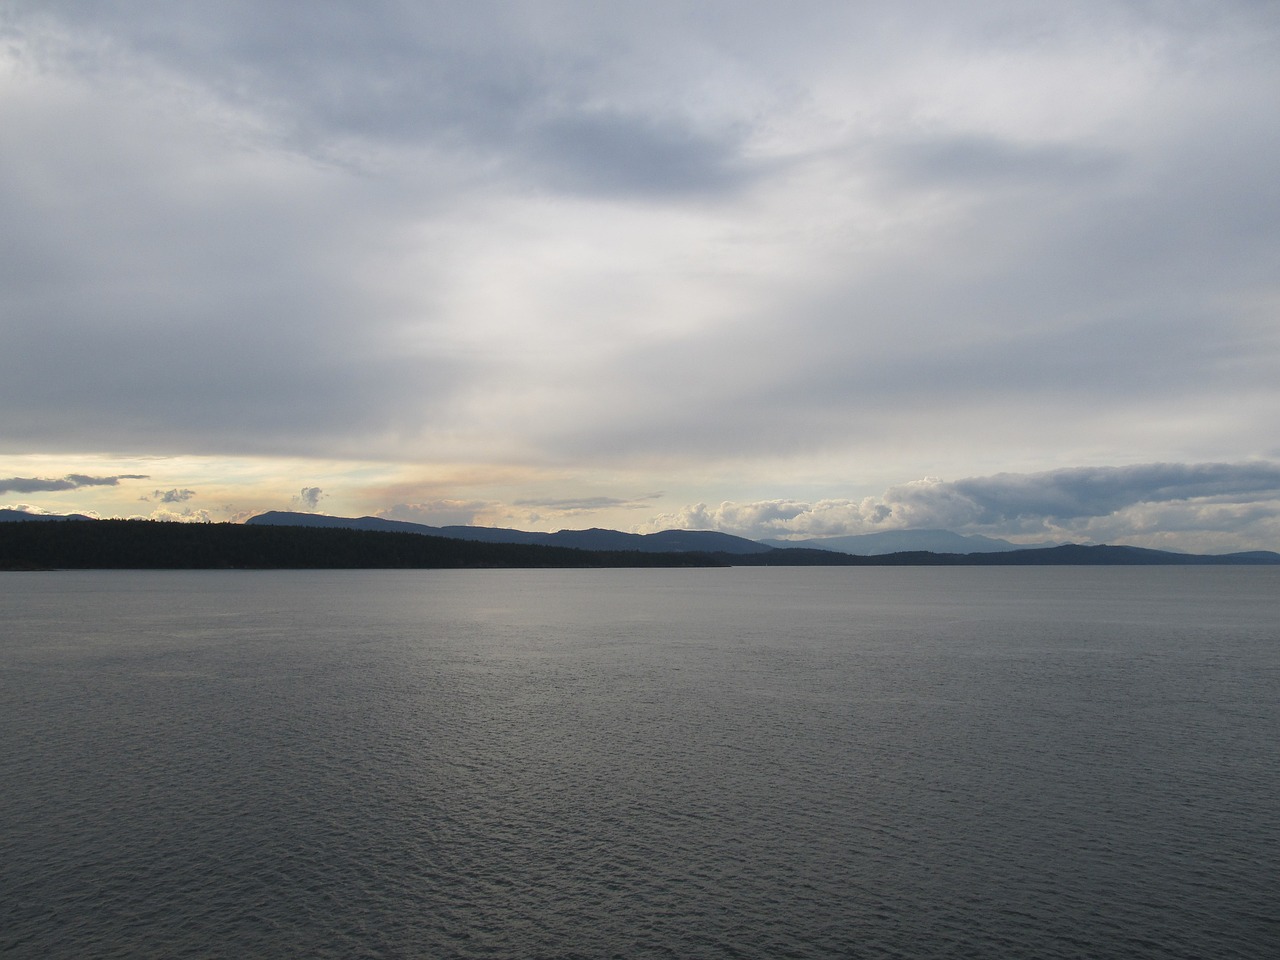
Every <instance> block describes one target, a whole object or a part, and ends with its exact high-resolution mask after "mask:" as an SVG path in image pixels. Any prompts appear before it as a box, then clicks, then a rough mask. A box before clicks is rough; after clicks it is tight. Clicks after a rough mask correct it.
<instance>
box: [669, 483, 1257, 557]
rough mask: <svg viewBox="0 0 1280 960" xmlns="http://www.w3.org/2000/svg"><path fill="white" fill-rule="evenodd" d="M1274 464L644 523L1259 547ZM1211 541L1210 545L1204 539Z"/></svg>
mask: <svg viewBox="0 0 1280 960" xmlns="http://www.w3.org/2000/svg"><path fill="white" fill-rule="evenodd" d="M1278 507H1280V464H1277V463H1273V462H1266V461H1256V462H1250V463H1235V464H1229V463H1194V464H1184V463H1151V464H1136V465H1132V466H1123V467H1084V468H1067V469H1061V470H1051V471H1045V472H1041V473H1028V474H1016V473H1001V474H995V475H992V476H986V477H969V478H966V479H962V480H953V481H947V480H938V479H924V480H917V481H913V482H911V483H906V484H898V485H895V486H893V487H890V488H889V489H888V490H886V491H885V492H884V493H883V494H881V495H880V496H878V497H866V498H863V499H860V500H858V499H832V500H821V501H816V502H815V501H803V500H784V499H779V500H763V501H755V502H748V503H734V502H725V503H721V504H719V505H718V506H714V507H712V506H708V505H706V504H696V505H693V506H689V507H686V508H684V509H683V510H682V511H680V512H679V513H677V514H668V515H664V516H661V517H658V518H655V519H653V520H651V521H650V522H649V523H648V524H647V525H646V527H645V529H651V530H657V529H664V528H665V527H668V526H677V527H683V528H686V529H714V530H723V531H726V532H729V533H737V534H739V535H742V536H748V537H768V536H779V535H796V536H800V535H803V536H806V537H814V536H837V535H843V534H857V533H867V532H872V531H875V530H898V529H932V528H945V529H951V530H957V531H961V532H983V533H991V534H995V535H1005V536H1019V535H1024V534H1026V535H1035V536H1037V537H1040V538H1043V537H1044V536H1045V535H1053V536H1059V537H1062V538H1074V539H1085V540H1089V539H1108V540H1117V539H1121V540H1126V541H1130V542H1133V541H1135V540H1142V539H1148V540H1149V539H1150V538H1151V537H1153V536H1156V537H1164V536H1166V535H1170V534H1178V533H1187V532H1194V533H1197V534H1204V533H1206V532H1215V531H1216V533H1218V534H1222V535H1223V536H1227V535H1230V536H1233V537H1235V538H1236V542H1235V543H1234V544H1233V543H1231V542H1228V541H1227V540H1223V541H1222V545H1223V546H1224V548H1228V549H1230V548H1240V547H1241V545H1245V546H1265V545H1266V544H1267V543H1269V542H1270V538H1272V537H1274V535H1275V532H1276V529H1277V527H1280V515H1278V513H1277V508H1278ZM1205 542H1211V540H1205Z"/></svg>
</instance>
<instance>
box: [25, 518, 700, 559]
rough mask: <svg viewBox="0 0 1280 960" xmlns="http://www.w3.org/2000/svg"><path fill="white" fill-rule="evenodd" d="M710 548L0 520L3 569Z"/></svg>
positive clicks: (581, 555)
mask: <svg viewBox="0 0 1280 960" xmlns="http://www.w3.org/2000/svg"><path fill="white" fill-rule="evenodd" d="M720 565H723V563H722V561H719V560H716V559H714V558H712V557H710V556H708V555H706V554H693V553H640V552H637V551H613V550H576V549H572V548H568V547H545V546H537V545H530V544H511V543H483V542H479V541H474V540H451V539H446V538H444V537H432V536H423V535H421V534H416V533H385V532H378V531H369V530H346V529H340V528H309V527H278V526H249V525H245V524H238V523H167V522H161V521H152V520H91V521H76V520H69V521H65V522H59V523H23V522H15V523H0V569H4V570H95V569H96V570H130V569H133V570H138V569H151V570H165V569H173V570H220V569H374V568H386V569H394V568H402V569H416V568H441V569H443V568H485V567H699V566H700V567H705V566H720Z"/></svg>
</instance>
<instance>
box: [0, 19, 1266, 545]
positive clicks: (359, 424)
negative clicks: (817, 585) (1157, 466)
mask: <svg viewBox="0 0 1280 960" xmlns="http://www.w3.org/2000/svg"><path fill="white" fill-rule="evenodd" d="M5 11H6V13H5V14H4V16H3V19H0V34H2V35H3V42H2V43H0V57H2V58H3V66H4V69H5V70H6V71H7V72H6V74H5V76H6V84H5V86H4V90H3V93H0V219H2V220H3V222H5V223H13V224H20V225H22V229H14V230H7V231H4V232H3V234H0V404H2V405H3V407H4V409H5V410H6V414H7V415H6V417H5V418H4V421H3V423H0V449H4V450H6V451H13V452H21V451H40V452H43V453H63V452H67V453H70V452H78V451H84V450H101V449H114V450H122V451H127V452H129V453H131V454H140V453H159V454H166V455H168V454H173V453H175V452H180V453H188V454H199V455H234V456H241V455H270V456H277V455H291V456H302V457H308V456H310V457H322V458H326V459H337V458H345V459H348V460H356V459H363V458H378V459H379V460H381V461H382V462H385V463H391V462H398V463H422V462H424V461H426V460H428V459H429V460H430V461H432V462H433V463H448V462H464V461H465V462H467V463H490V464H491V463H502V464H504V465H508V466H512V467H514V468H537V467H545V466H547V465H548V464H555V465H557V466H560V465H571V466H570V469H571V470H576V471H578V474H579V475H582V474H583V471H584V470H585V469H587V468H589V469H594V470H600V471H601V472H605V471H608V472H609V474H610V475H618V473H619V472H620V471H622V470H630V469H636V470H642V469H648V470H651V471H652V473H656V474H657V476H656V477H655V476H653V475H652V473H651V474H649V475H637V476H635V477H631V476H628V477H627V478H626V480H625V481H623V482H625V483H626V484H628V487H627V488H628V489H648V488H650V487H651V486H653V485H657V484H659V483H661V484H663V485H666V486H667V487H668V488H669V489H688V488H689V486H690V485H691V484H693V483H694V482H695V480H694V479H693V478H706V477H723V478H729V480H730V481H736V478H738V477H739V476H741V475H742V474H743V472H744V467H743V465H744V464H754V465H757V466H755V467H753V469H756V470H758V471H759V472H760V473H761V474H763V473H764V472H766V471H771V475H770V476H767V477H761V478H760V482H759V483H756V484H755V485H754V486H753V487H752V488H751V489H750V490H748V489H747V487H748V484H747V483H746V481H743V483H742V485H741V486H739V487H738V488H737V489H734V490H730V491H728V492H727V493H723V494H722V493H720V492H719V491H714V490H711V491H706V492H705V493H704V494H693V495H691V496H690V499H694V498H696V497H697V496H707V497H710V496H715V497H717V498H718V497H720V496H740V497H742V498H743V499H744V501H745V500H746V499H748V498H750V497H752V496H755V493H756V491H758V490H759V489H782V490H783V492H784V494H786V493H788V491H789V488H784V487H782V486H781V485H783V484H786V483H788V482H789V479H790V478H791V477H795V476H800V475H805V476H808V477H810V478H812V477H814V476H816V475H818V474H819V473H820V472H822V471H825V472H826V475H827V476H828V477H829V479H828V480H827V481H826V482H825V489H824V490H823V491H822V492H821V493H820V494H818V497H821V496H824V495H825V496H826V497H827V500H829V501H831V502H835V501H836V500H838V499H840V496H839V493H840V490H841V489H842V485H847V482H848V478H850V477H868V476H874V477H875V478H876V479H875V480H865V482H866V483H867V484H868V487H867V492H869V491H874V490H881V489H883V487H884V486H885V485H887V484H888V483H889V482H890V478H891V477H910V476H922V475H924V474H925V473H927V472H933V471H937V472H943V473H946V474H947V475H950V476H965V475H966V474H978V473H984V472H987V471H990V470H993V469H995V468H994V467H993V466H992V465H993V464H1001V463H1017V464H1019V465H1020V466H1023V467H1025V468H1026V469H1027V471H1028V472H1031V471H1033V470H1034V469H1035V468H1036V467H1049V466H1053V465H1056V464H1061V463H1073V462H1074V463H1087V462H1120V461H1127V460H1130V459H1134V458H1139V459H1142V460H1146V461H1151V462H1156V461H1161V460H1196V461H1205V462H1208V461H1239V460H1241V459H1243V458H1248V457H1262V458H1275V457H1277V456H1280V445H1278V444H1277V441H1276V439H1275V433H1274V424H1275V423H1276V422H1277V419H1278V418H1280V395H1278V394H1277V391H1276V388H1275V384H1276V383H1277V382H1280V332H1277V328H1276V325H1275V323H1274V308H1273V307H1274V295H1275V280H1274V265H1275V263H1276V262H1278V261H1280V232H1278V231H1277V230H1276V227H1275V225H1276V223H1280V193H1278V192H1277V190H1276V185H1275V176H1274V170H1273V169H1272V168H1273V167H1274V160H1273V158H1274V157H1275V155H1276V153H1277V150H1280V119H1278V117H1277V114H1276V111H1275V109H1274V104H1273V103H1272V100H1273V99H1274V97H1272V96H1270V95H1269V94H1270V93H1271V91H1273V90H1274V89H1275V88H1276V86H1277V82H1278V81H1280V66H1278V65H1280V21H1278V20H1277V18H1276V17H1275V14H1274V11H1273V10H1272V9H1271V8H1270V7H1269V5H1266V4H1257V3H1250V2H1243V0H1242V2H1232V0H1224V2H1222V3H1216V4H1202V5H1199V6H1197V7H1196V8H1194V9H1192V8H1189V7H1187V6H1186V5H1177V4H1172V5H1171V4H1111V3H1101V2H1093V0H1086V2H1084V3H1081V4H1073V5H1059V6H1057V7H1054V6H1052V5H1048V6H1046V5H1025V4H1021V5H1020V4H1009V3H1005V2H996V0H992V2H979V3H976V4H972V5H967V6H966V7H965V9H963V10H961V9H959V8H958V7H957V6H956V5H954V4H943V3H940V2H933V0H928V2H925V3H921V4H910V5H900V7H892V6H887V5H881V6H878V7H877V6H875V5H871V6H868V5H864V4H844V3H835V2H830V3H828V2H821V0H818V2H814V3H811V4H805V5H803V9H801V10H797V11H790V12H789V13H788V14H787V16H786V17H785V18H784V17H782V16H781V15H780V13H779V9H778V8H777V6H776V5H772V4H760V3H753V2H746V3H741V2H739V3H728V2H719V0H713V2H710V3H698V4H694V3H682V2H669V3H668V2H663V3H659V4H656V5H654V4H650V5H641V6H634V5H630V6H618V5H599V4H587V3H574V2H568V0H564V2H559V0H549V2H546V3H537V4H534V5H514V6H513V5H510V4H500V3H485V2H479V3H474V4H457V3H445V2H427V3H421V4H407V5H406V4H393V3H376V2H375V3H367V4H356V3H346V2H333V3H325V4H319V5H317V4H311V3H305V4H304V3H296V2H286V3H280V4H271V5H263V4H250V3H248V2H244V0H232V2H228V3H218V4H201V3H194V2H177V3H171V4H161V5H155V9H148V10H147V11H146V13H145V15H143V14H141V13H140V12H139V11H138V9H137V7H136V5H134V4H131V3H128V2H124V0H104V2H100V3H85V2H77V0H40V2H28V0H19V2H15V3H10V4H8V5H7V6H6V7H5ZM84 143H93V144H94V149H93V150H92V151H86V150H84V149H83V144H84ZM656 464H661V466H660V467H659V466H654V465H656ZM935 464H936V466H935ZM709 465H710V466H709ZM766 465H767V466H766ZM18 470H20V468H18V469H16V470H15V471H14V472H18ZM312 475H313V476H314V475H316V474H312ZM682 478H688V479H687V480H686V479H682ZM167 482H175V483H181V480H180V479H179V480H174V481H166V483H167ZM697 482H702V481H701V480H699V481H697ZM1062 482H1063V483H1066V482H1067V481H1065V480H1064V481H1062ZM872 483H874V484H875V485H874V486H870V484H872ZM775 484H776V485H778V486H773V485H775ZM175 489H181V487H176V488H175ZM1073 489H1074V488H1073ZM594 490H595V488H592V491H593V492H594ZM489 492H490V491H484V492H481V491H479V490H471V491H459V496H458V498H457V502H459V503H472V502H475V503H480V502H487V501H481V500H480V499H479V498H478V497H473V496H472V494H480V495H481V496H487V495H488V493H489ZM791 492H794V491H791ZM861 492H863V491H860V493H861ZM576 493H578V491H575V490H566V491H565V492H564V497H563V501H564V505H562V506H557V505H555V504H548V505H547V509H549V510H559V509H573V507H572V506H570V505H571V504H573V503H575V502H581V503H583V504H590V503H592V502H594V501H593V500H592V498H591V497H589V496H588V497H578V496H575V494H576ZM935 493H936V497H935V500H933V501H929V502H930V503H932V504H933V507H931V508H930V509H935V508H936V509H941V507H940V506H939V505H938V504H939V503H940V502H941V500H942V498H943V497H944V495H945V497H949V498H950V500H948V501H947V502H948V503H950V504H951V506H952V507H953V508H954V509H956V510H960V509H962V508H963V509H967V510H969V511H970V512H971V513H973V514H974V515H975V516H981V515H987V513H989V514H990V516H992V517H999V516H1001V514H1000V513H999V511H998V510H997V509H996V508H995V507H993V506H991V505H990V504H989V503H988V502H987V501H986V500H984V499H983V497H982V496H981V495H980V491H977V490H974V491H967V492H966V490H962V489H960V488H958V487H949V488H947V489H946V490H939V491H936V492H935ZM917 494H918V492H917ZM917 494H913V495H912V496H917ZM1010 495H1012V494H1011V493H1010ZM1117 495H1118V494H1117ZM918 496H923V495H922V494H919V495H918ZM1028 496H1030V494H1028ZM616 499H621V500H624V501H625V500H626V499H627V498H625V497H622V498H610V497H604V498H601V500H600V501H599V502H600V505H601V506H600V508H601V509H609V508H610V507H613V506H620V505H621V504H617V503H606V502H605V501H611V500H616ZM783 499H784V500H787V499H788V498H787V497H786V496H784V498H783ZM854 499H856V500H857V501H858V503H861V502H862V499H864V498H863V497H861V496H859V497H856V498H854ZM873 499H875V498H873ZM753 502H754V501H753ZM806 502H807V501H806ZM814 502H816V498H815V500H814ZM912 502H913V503H919V504H924V502H925V501H924V500H921V499H917V500H915V501H912ZM878 503H879V505H878V507H877V509H879V510H881V511H884V510H889V509H890V507H889V506H888V505H887V502H885V501H878ZM903 503H904V504H905V503H906V501H903ZM1032 505H1033V506H1034V504H1032ZM527 506H529V507H537V506H539V504H534V503H529V504H527ZM900 508H901V509H906V507H905V506H903V505H900ZM920 509H921V510H923V509H924V506H920ZM1122 509H1127V508H1122ZM463 512H465V511H463ZM824 515H828V516H829V518H830V517H834V514H824ZM802 516H807V514H802ZM860 516H861V515H860ZM1060 519H1064V520H1065V518H1060ZM771 522H779V523H780V522H783V521H782V520H781V519H777V520H776V521H771ZM815 522H816V521H815ZM832 522H835V521H834V519H833V520H832ZM860 522H869V520H865V519H864V520H862V521H860ZM975 522H976V521H975ZM999 522H1013V521H1012V520H1000V521H999ZM1171 522H1172V521H1171ZM1224 522H1225V521H1224Z"/></svg>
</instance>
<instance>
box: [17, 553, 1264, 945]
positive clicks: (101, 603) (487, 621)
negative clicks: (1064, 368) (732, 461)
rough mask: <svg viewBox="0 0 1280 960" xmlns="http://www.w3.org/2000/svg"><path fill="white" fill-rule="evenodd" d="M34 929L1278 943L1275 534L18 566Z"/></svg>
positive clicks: (493, 939)
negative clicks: (254, 566)
mask: <svg viewBox="0 0 1280 960" xmlns="http://www.w3.org/2000/svg"><path fill="white" fill-rule="evenodd" d="M0 615H2V617H0V708H2V710H3V713H2V714H0V716H2V718H3V725H4V726H3V732H4V737H3V743H2V745H0V775H2V777H3V781H2V782H3V786H2V788H0V789H2V792H0V815H2V816H3V834H2V835H0V954H3V955H4V956H6V957H10V956H11V957H24V958H25V957H32V958H34V957H245V956H250V957H254V956H261V957H267V956H321V957H548V958H549V957H611V956H617V957H753V958H754V957H758V958H765V957H769V958H772V957H845V956H850V957H904V958H905V957H911V958H915V957H997V956H1019V957H1045V958H1057V957H1062V958H1066V957H1085V956H1093V957H1122V956H1123V957H1186V958H1191V957H1241V958H1246V957H1247V958H1255V957H1264V956H1280V922H1278V921H1277V920H1276V919H1275V918H1276V916H1277V915H1278V914H1280V867H1277V863H1280V814H1278V813H1277V809H1278V808H1280V802H1278V800H1277V798H1278V797H1280V696H1278V694H1280V570H1273V569H1257V568H1035V569H1028V568H974V569H965V568H954V569H945V568H944V569H929V568H915V569H911V568H907V569H889V568H866V569H856V568H855V569H848V568H846V569H821V568H807V569H748V568H739V569H730V570H577V571H322V572H293V571H274V572H100V573H99V572H89V573H33V574H6V575H3V576H0Z"/></svg>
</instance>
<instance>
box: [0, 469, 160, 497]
mask: <svg viewBox="0 0 1280 960" xmlns="http://www.w3.org/2000/svg"><path fill="white" fill-rule="evenodd" d="M147 479H149V478H148V477H145V476H142V475H140V474H122V475H120V476H117V477H90V476H86V475H84V474H82V473H73V474H69V475H68V476H65V477H61V478H59V479H56V480H47V479H41V478H40V477H8V478H5V479H0V493H47V492H57V491H62V490H83V489H84V488H85V487H114V486H117V485H119V483H120V481H121V480H147Z"/></svg>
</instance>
